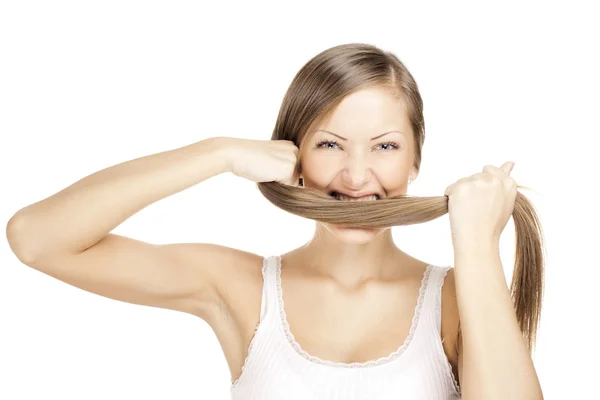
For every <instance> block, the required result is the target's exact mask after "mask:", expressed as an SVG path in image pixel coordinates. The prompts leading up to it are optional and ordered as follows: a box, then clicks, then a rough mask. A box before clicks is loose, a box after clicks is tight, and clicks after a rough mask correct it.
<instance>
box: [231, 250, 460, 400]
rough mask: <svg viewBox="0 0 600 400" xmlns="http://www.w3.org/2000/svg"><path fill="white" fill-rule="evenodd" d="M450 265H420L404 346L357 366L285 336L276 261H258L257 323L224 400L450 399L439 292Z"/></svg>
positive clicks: (452, 381)
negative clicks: (316, 353) (317, 353)
mask: <svg viewBox="0 0 600 400" xmlns="http://www.w3.org/2000/svg"><path fill="white" fill-rule="evenodd" d="M449 269H450V267H439V266H433V265H428V266H427V269H426V271H425V273H424V275H423V279H422V281H421V288H420V290H419V297H418V300H417V304H416V306H415V310H414V314H413V318H412V325H411V328H410V331H409V334H408V336H407V337H406V340H405V341H404V343H403V344H402V345H401V346H400V347H399V348H398V349H397V350H396V351H394V352H392V353H391V354H389V355H388V356H386V357H382V358H379V359H377V360H372V361H366V362H362V363H351V364H346V363H340V362H333V361H328V360H322V359H320V358H318V357H314V356H312V355H310V354H308V353H307V352H306V351H304V350H303V349H302V348H301V347H300V345H299V344H298V343H297V342H296V341H295V340H294V336H293V335H292V333H291V332H290V329H289V325H288V322H287V318H286V315H285V310H284V307H283V300H282V292H281V256H270V257H264V260H263V267H262V273H263V279H264V284H263V291H262V300H261V313H260V321H259V323H258V325H257V327H256V329H255V332H254V336H253V337H252V340H251V342H250V346H249V348H248V355H247V357H246V360H245V362H244V366H243V367H242V373H241V376H240V377H239V378H238V379H237V380H236V381H235V382H233V384H232V386H231V399H232V400H250V399H252V400H256V399H260V400H313V399H314V400H334V399H344V400H359V399H360V400H367V399H368V400H373V399H377V400H387V399H395V400H397V399H403V400H413V399H414V400H417V399H419V400H423V399H436V400H450V399H453V400H454V399H460V398H461V393H460V387H459V385H458V383H457V381H456V378H455V376H454V374H453V372H452V366H451V364H450V363H449V362H448V358H447V357H446V354H445V353H444V348H443V346H442V340H441V338H440V337H441V293H442V290H441V289H442V285H443V283H444V277H445V276H446V273H447V272H448V270H449Z"/></svg>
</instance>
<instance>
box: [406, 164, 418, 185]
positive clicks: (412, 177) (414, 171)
mask: <svg viewBox="0 0 600 400" xmlns="http://www.w3.org/2000/svg"><path fill="white" fill-rule="evenodd" d="M417 176H419V171H417V169H416V168H415V167H412V168H411V169H410V173H409V174H408V179H409V180H410V181H411V182H413V181H414V180H415V179H417Z"/></svg>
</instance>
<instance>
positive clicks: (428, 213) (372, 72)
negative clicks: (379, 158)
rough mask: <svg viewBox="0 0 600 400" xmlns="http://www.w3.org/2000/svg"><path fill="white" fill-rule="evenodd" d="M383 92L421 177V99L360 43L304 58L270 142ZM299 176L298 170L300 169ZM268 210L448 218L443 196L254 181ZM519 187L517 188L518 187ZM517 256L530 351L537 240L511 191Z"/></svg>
mask: <svg viewBox="0 0 600 400" xmlns="http://www.w3.org/2000/svg"><path fill="white" fill-rule="evenodd" d="M373 86H379V87H385V88H388V89H390V90H392V91H393V93H395V94H396V95H397V96H402V98H403V100H404V103H405V104H406V111H407V113H408V117H409V120H410V125H411V128H412V131H413V135H414V142H415V154H414V160H415V161H414V162H415V164H414V167H415V168H416V170H417V171H419V168H420V165H421V150H422V147H423V143H424V141H425V121H424V118H423V101H422V99H421V95H420V93H419V90H418V87H417V83H416V82H415V80H414V78H413V76H412V75H411V74H410V72H409V71H408V69H407V68H406V67H405V66H404V64H403V63H402V62H401V61H400V60H399V59H398V58H397V57H396V56H395V55H394V54H392V53H391V52H387V51H383V50H381V49H379V48H378V47H376V46H373V45H369V44H364V43H349V44H343V45H339V46H335V47H332V48H329V49H327V50H325V51H323V52H321V53H319V54H318V55H316V56H315V57H313V58H312V59H310V60H309V61H308V62H307V63H306V64H305V65H304V66H303V67H302V68H301V69H300V71H298V73H297V74H296V76H295V77H294V79H293V81H292V83H291V84H290V87H289V88H288V90H287V92H286V94H285V97H284V99H283V102H282V105H281V108H280V111H279V115H278V117H277V121H276V123H275V128H274V130H273V135H272V136H271V140H290V141H292V142H294V144H296V146H297V147H299V148H300V149H301V148H302V145H303V144H304V141H305V139H306V137H307V134H308V133H309V132H311V131H312V129H314V128H315V127H316V126H317V125H318V124H320V123H321V122H322V121H323V120H324V119H325V118H326V117H327V116H328V115H330V113H331V112H332V111H333V110H334V109H335V107H336V106H337V105H338V104H339V103H340V102H341V101H342V100H343V99H344V97H345V96H347V95H349V94H350V93H353V92H355V91H357V90H359V89H361V88H366V87H373ZM298 171H299V172H301V165H298ZM257 186H258V189H259V190H260V192H261V193H262V194H263V195H264V196H265V197H266V198H267V199H268V200H269V201H270V202H271V203H273V204H274V205H276V206H277V207H279V208H281V209H283V210H285V211H288V212H290V213H292V214H295V215H298V216H301V217H305V218H309V219H313V220H316V221H321V222H326V223H334V224H340V225H344V226H353V227H362V228H380V227H390V226H397V225H411V224H420V223H423V222H427V221H431V220H433V219H436V218H438V217H440V216H442V215H444V214H446V213H447V212H448V197H446V196H432V197H415V196H410V195H407V194H402V195H400V196H397V197H388V198H383V199H381V200H377V201H368V202H340V201H337V200H334V199H332V198H331V197H330V196H329V195H328V194H325V193H323V192H321V191H319V190H316V189H313V188H297V187H295V186H290V185H285V184H282V183H279V182H261V183H257ZM517 188H518V189H519V188H523V186H521V185H517ZM512 217H513V219H514V225H515V231H516V232H515V237H516V257H515V266H514V271H513V276H512V282H511V284H510V295H511V297H512V300H513V304H514V307H515V312H516V316H517V320H518V322H519V326H520V329H521V332H522V334H523V337H524V340H525V341H526V344H527V346H528V349H529V351H530V352H532V351H533V348H534V347H535V340H536V332H537V328H538V324H539V319H540V314H541V308H542V298H543V281H544V259H545V257H544V255H543V254H542V240H543V234H542V229H541V225H540V221H539V220H538V217H537V215H536V213H535V210H534V207H533V206H532V204H531V203H530V201H529V200H528V199H527V198H526V197H525V196H524V195H523V194H521V193H520V192H517V197H516V200H515V207H514V211H513V214H512Z"/></svg>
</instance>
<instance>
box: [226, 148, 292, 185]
mask: <svg viewBox="0 0 600 400" xmlns="http://www.w3.org/2000/svg"><path fill="white" fill-rule="evenodd" d="M230 139H232V140H231V142H230V150H231V152H230V153H229V157H230V163H231V172H232V173H233V174H234V175H237V176H239V177H242V178H246V179H249V180H251V181H253V182H273V181H276V182H280V183H283V184H286V185H291V186H296V185H297V184H298V178H299V175H300V173H299V171H298V151H299V149H298V147H296V145H295V144H294V142H292V141H289V140H254V139H244V138H230Z"/></svg>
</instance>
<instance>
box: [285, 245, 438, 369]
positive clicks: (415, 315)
mask: <svg viewBox="0 0 600 400" xmlns="http://www.w3.org/2000/svg"><path fill="white" fill-rule="evenodd" d="M276 259H277V296H278V300H279V315H280V317H281V322H282V324H283V329H284V333H285V336H286V337H287V339H288V341H289V343H290V344H291V345H292V347H293V348H294V350H296V352H297V353H298V354H300V355H301V356H302V357H304V358H306V359H307V360H309V361H312V362H315V363H317V364H322V365H329V366H332V367H343V368H365V367H373V366H376V365H381V364H385V363H388V362H390V361H392V360H395V359H396V358H398V357H399V356H400V355H401V354H402V353H403V352H404V350H406V348H407V347H408V345H409V344H410V342H411V340H412V338H413V336H414V334H415V331H416V329H417V324H418V322H419V317H420V315H421V308H422V305H423V300H424V299H425V291H426V289H427V283H428V282H429V274H430V273H431V269H432V267H433V266H432V265H427V268H426V270H425V273H424V274H423V279H422V280H421V288H420V289H419V297H418V299H417V304H416V305H415V309H414V313H413V319H412V325H411V327H410V331H409V333H408V336H407V337H406V339H405V340H404V343H403V344H402V345H401V346H400V347H398V349H396V350H395V351H393V352H392V353H390V354H389V355H387V356H383V357H381V358H378V359H376V360H369V361H364V362H353V363H344V362H336V361H330V360H323V359H321V358H319V357H316V356H313V355H311V354H309V353H307V352H306V351H305V350H304V349H302V347H301V346H300V344H299V343H298V342H297V341H296V339H295V338H294V335H293V334H292V332H291V330H290V325H289V324H288V321H287V316H286V313H285V308H284V304H283V295H282V288H281V256H276Z"/></svg>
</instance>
